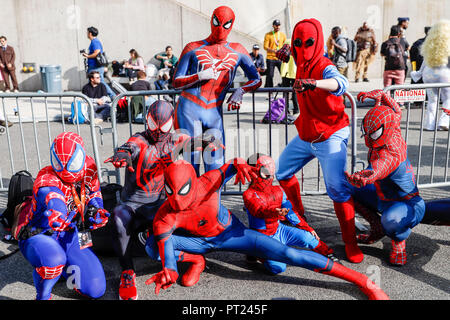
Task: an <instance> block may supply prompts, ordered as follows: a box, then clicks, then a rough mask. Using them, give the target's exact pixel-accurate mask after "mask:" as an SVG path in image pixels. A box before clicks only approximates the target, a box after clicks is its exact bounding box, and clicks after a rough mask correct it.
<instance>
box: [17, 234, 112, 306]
mask: <svg viewBox="0 0 450 320" xmlns="http://www.w3.org/2000/svg"><path fill="white" fill-rule="evenodd" d="M19 248H20V251H21V252H22V254H23V255H24V257H25V259H27V260H28V262H30V264H31V265H32V266H33V267H34V268H39V267H43V266H45V267H56V266H60V265H64V266H65V268H64V271H63V273H62V275H63V276H64V277H65V278H68V277H71V279H72V280H73V282H72V283H76V284H77V290H78V291H79V292H80V293H81V294H83V295H85V296H87V297H90V298H94V299H97V298H100V297H102V296H103V294H104V293H105V289H106V279H105V273H104V271H103V267H102V265H101V263H100V261H99V260H98V258H97V256H96V255H95V254H94V253H93V252H92V250H91V249H90V248H86V249H83V250H81V249H80V246H79V244H78V236H77V232H61V233H60V234H59V237H58V236H57V233H55V234H53V235H52V236H47V235H43V234H39V235H35V236H33V237H31V238H28V239H27V240H21V241H19ZM60 277H61V275H59V276H58V277H56V278H54V279H42V278H41V276H40V275H39V274H38V272H37V271H36V269H35V270H34V271H33V280H34V285H35V287H36V299H37V300H48V299H50V297H51V292H52V289H53V286H54V285H55V284H56V282H58V280H59V278H60Z"/></svg>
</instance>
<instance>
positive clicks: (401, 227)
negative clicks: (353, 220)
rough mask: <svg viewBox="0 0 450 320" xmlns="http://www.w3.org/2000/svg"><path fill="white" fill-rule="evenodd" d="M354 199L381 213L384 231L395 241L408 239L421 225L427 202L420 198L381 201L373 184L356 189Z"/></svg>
mask: <svg viewBox="0 0 450 320" xmlns="http://www.w3.org/2000/svg"><path fill="white" fill-rule="evenodd" d="M353 199H354V201H356V202H359V203H361V204H362V205H364V206H365V207H367V208H370V209H372V210H376V211H378V212H381V225H382V227H383V230H384V232H385V233H386V235H387V236H388V237H389V238H391V239H393V240H395V241H403V240H405V239H407V238H408V237H409V235H410V234H411V229H412V228H414V227H415V226H416V225H418V224H419V223H420V221H421V220H422V218H423V216H424V214H425V202H424V201H423V199H422V198H421V197H420V196H416V197H414V198H412V199H409V200H404V201H381V200H379V198H378V195H377V193H376V189H375V185H373V184H371V185H367V186H365V187H364V188H356V187H354V192H353Z"/></svg>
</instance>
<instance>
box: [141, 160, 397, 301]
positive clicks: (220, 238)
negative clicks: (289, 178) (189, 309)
mask: <svg viewBox="0 0 450 320" xmlns="http://www.w3.org/2000/svg"><path fill="white" fill-rule="evenodd" d="M236 173H237V177H236V181H235V184H236V183H238V182H242V183H245V181H246V180H247V181H250V180H251V179H252V178H255V173H254V172H253V169H252V168H251V167H250V166H249V165H247V164H246V163H245V161H244V160H243V159H239V158H236V159H234V160H232V161H229V162H227V163H226V164H224V165H223V166H222V167H220V168H219V169H216V170H211V171H208V172H206V173H205V174H203V175H202V176H200V177H198V178H197V174H196V172H195V170H194V168H193V167H192V166H191V165H190V164H189V163H188V162H186V161H184V160H179V161H176V162H174V163H173V164H171V165H170V166H169V167H168V168H167V169H166V170H165V171H164V178H165V189H166V193H167V201H166V202H165V203H164V204H163V205H162V206H161V208H160V209H159V210H158V212H157V214H156V216H155V220H154V222H153V233H154V235H153V236H150V237H149V238H148V240H147V246H146V249H147V253H148V254H149V256H150V257H152V258H153V259H159V258H160V259H161V262H162V267H163V269H162V271H160V272H159V273H157V274H155V275H154V276H153V277H151V278H150V279H148V280H147V281H146V284H151V283H155V285H156V288H155V293H156V294H158V293H159V291H160V289H161V288H163V289H167V288H169V287H170V286H171V285H172V284H173V283H175V282H176V281H177V279H178V271H177V260H179V259H182V257H183V255H184V254H186V252H191V253H195V254H197V255H201V254H205V253H208V252H211V251H217V250H223V251H234V252H239V253H243V254H248V255H253V256H255V257H258V258H261V259H268V260H275V261H280V262H283V263H287V264H290V265H295V266H299V267H303V268H306V269H309V270H313V271H316V272H320V273H324V274H328V275H331V276H335V277H338V278H341V279H344V280H347V281H350V282H352V283H354V284H356V285H357V286H358V287H359V288H360V289H361V290H362V291H363V292H364V293H365V294H366V295H367V296H368V297H369V298H370V299H388V296H387V295H386V294H385V293H384V292H383V291H382V290H381V289H380V288H378V287H377V286H376V285H375V284H374V283H373V282H372V281H370V280H369V279H368V278H367V276H365V275H362V274H360V273H358V272H356V271H354V270H352V269H349V268H346V267H344V266H342V265H341V264H339V263H337V262H333V261H332V260H330V259H328V258H326V257H325V256H323V255H321V254H318V253H316V252H313V251H310V250H306V249H304V250H302V249H294V248H291V247H288V246H286V245H284V244H282V243H281V242H279V241H277V240H275V239H273V238H270V237H268V236H266V235H265V234H262V233H260V232H258V231H255V230H251V229H249V228H247V227H245V226H244V225H243V224H242V223H241V222H240V221H239V219H238V218H237V217H235V216H234V215H233V214H232V213H231V212H230V210H228V209H227V208H225V207H224V206H223V205H222V204H221V201H220V192H221V189H222V187H223V185H224V183H226V182H227V180H229V179H231V177H233V176H234V175H235V174H236ZM176 230H182V231H183V235H175V234H174V231H176ZM153 237H154V239H152V238H153ZM155 242H156V243H155ZM196 271H197V273H196V274H193V273H192V274H190V275H189V276H190V277H192V278H193V280H194V281H198V279H199V277H200V272H201V271H202V270H200V269H198V270H196ZM185 276H186V274H185V275H183V278H185Z"/></svg>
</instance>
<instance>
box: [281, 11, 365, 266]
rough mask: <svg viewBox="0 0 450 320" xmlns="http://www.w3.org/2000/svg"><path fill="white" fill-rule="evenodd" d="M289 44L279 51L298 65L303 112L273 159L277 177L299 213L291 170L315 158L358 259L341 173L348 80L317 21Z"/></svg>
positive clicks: (352, 256) (351, 254) (304, 24)
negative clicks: (332, 58) (293, 133)
mask: <svg viewBox="0 0 450 320" xmlns="http://www.w3.org/2000/svg"><path fill="white" fill-rule="evenodd" d="M291 44H292V47H289V46H288V45H285V46H283V48H282V49H280V50H279V51H278V52H277V56H278V57H279V59H280V60H282V61H286V62H287V61H288V60H289V56H290V54H292V55H293V58H294V61H295V63H296V64H297V74H296V80H295V83H294V86H293V87H294V90H295V91H296V93H297V100H298V104H299V106H300V114H301V116H300V117H298V118H297V120H296V121H295V126H296V127H297V131H298V136H297V137H295V138H294V139H293V140H292V141H291V142H290V143H289V144H288V145H287V146H286V148H285V149H284V151H283V152H282V154H281V156H280V158H279V159H278V161H277V173H276V177H277V180H278V181H279V182H280V185H281V186H282V187H283V189H284V191H285V192H286V195H287V197H288V199H289V200H290V201H291V203H292V205H293V207H294V209H295V211H296V212H298V213H299V214H300V215H303V214H304V208H303V205H302V201H301V196H300V185H299V183H298V180H297V177H296V176H295V174H296V173H297V172H298V171H299V170H300V169H301V168H303V166H305V165H306V164H307V163H308V162H309V161H311V160H312V159H313V158H317V159H318V160H319V163H320V165H321V168H322V172H323V177H324V180H325V186H326V189H327V193H328V196H329V197H330V198H331V199H332V200H333V203H334V209H335V212H336V216H337V218H338V220H339V224H340V227H341V231H342V239H343V241H344V243H345V252H346V255H347V258H348V259H349V261H351V262H354V263H359V262H361V261H362V260H363V259H364V255H363V254H362V252H361V250H360V249H359V247H358V245H357V242H356V231H355V211H354V207H353V199H352V197H351V186H350V185H349V183H348V182H347V180H346V178H345V174H344V172H345V168H346V165H347V142H348V137H349V135H350V130H349V127H348V126H349V119H348V116H347V114H346V113H345V110H344V109H345V106H344V103H343V99H342V94H344V93H345V90H346V88H347V86H348V80H347V78H345V77H344V76H342V75H341V74H340V73H339V72H338V70H337V69H336V67H335V66H334V65H333V63H332V62H331V61H330V60H329V59H328V58H326V57H324V55H323V52H324V51H323V48H324V39H323V33H322V25H321V24H320V22H319V21H317V20H315V19H306V20H302V21H300V22H298V23H297V24H296V26H295V27H294V31H293V33H292V40H291Z"/></svg>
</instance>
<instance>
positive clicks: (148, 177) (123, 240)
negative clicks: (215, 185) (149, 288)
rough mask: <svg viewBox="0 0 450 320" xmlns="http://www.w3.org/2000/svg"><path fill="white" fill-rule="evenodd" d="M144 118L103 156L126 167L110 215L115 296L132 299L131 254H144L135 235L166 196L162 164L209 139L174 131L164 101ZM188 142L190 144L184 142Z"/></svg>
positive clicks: (134, 292)
mask: <svg viewBox="0 0 450 320" xmlns="http://www.w3.org/2000/svg"><path fill="white" fill-rule="evenodd" d="M146 118H147V130H146V131H144V132H140V133H136V134H134V135H133V136H132V137H131V138H130V139H128V141H127V142H126V143H125V144H123V145H122V146H121V147H119V148H118V149H117V150H116V152H115V154H114V155H113V156H112V157H110V158H109V159H107V160H105V162H112V164H113V165H114V166H115V167H116V168H120V167H127V168H128V170H126V173H125V185H124V188H123V189H122V194H121V204H120V205H119V206H117V207H116V208H114V211H113V219H112V221H113V224H112V228H113V232H112V237H113V247H114V251H115V252H116V254H117V256H118V257H119V263H120V266H121V268H122V274H121V278H120V286H119V298H120V299H122V300H135V299H137V296H138V295H137V289H136V274H135V272H134V264H133V259H132V254H133V251H136V250H137V251H139V250H140V249H142V252H143V253H144V255H145V250H144V245H145V239H143V240H140V239H138V238H139V235H142V234H143V232H145V231H146V230H147V229H148V228H149V227H150V228H151V224H152V221H153V218H154V215H155V213H156V211H157V210H158V209H159V207H160V206H161V205H162V203H163V202H164V201H165V199H166V197H165V193H164V192H162V191H163V187H164V175H163V170H164V168H165V167H166V166H168V165H169V164H170V163H172V158H173V157H176V154H177V152H178V151H182V150H183V149H184V148H187V147H189V148H191V147H194V146H196V145H197V144H199V145H200V144H202V146H201V148H202V149H205V148H206V147H207V145H209V143H210V141H205V140H202V139H200V140H201V141H197V140H196V139H191V138H190V137H189V136H187V135H182V134H174V133H173V132H172V123H173V107H172V105H171V104H170V103H168V102H166V101H161V100H159V101H156V102H154V103H153V104H152V105H151V106H150V107H149V110H148V112H147V116H146ZM191 142H193V143H191ZM188 143H189V144H191V145H190V146H187V144H188ZM209 146H210V147H212V148H213V146H212V145H209ZM189 150H191V149H189ZM144 234H145V233H144ZM141 241H142V242H141ZM140 246H141V247H140ZM133 249H134V250H133Z"/></svg>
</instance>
